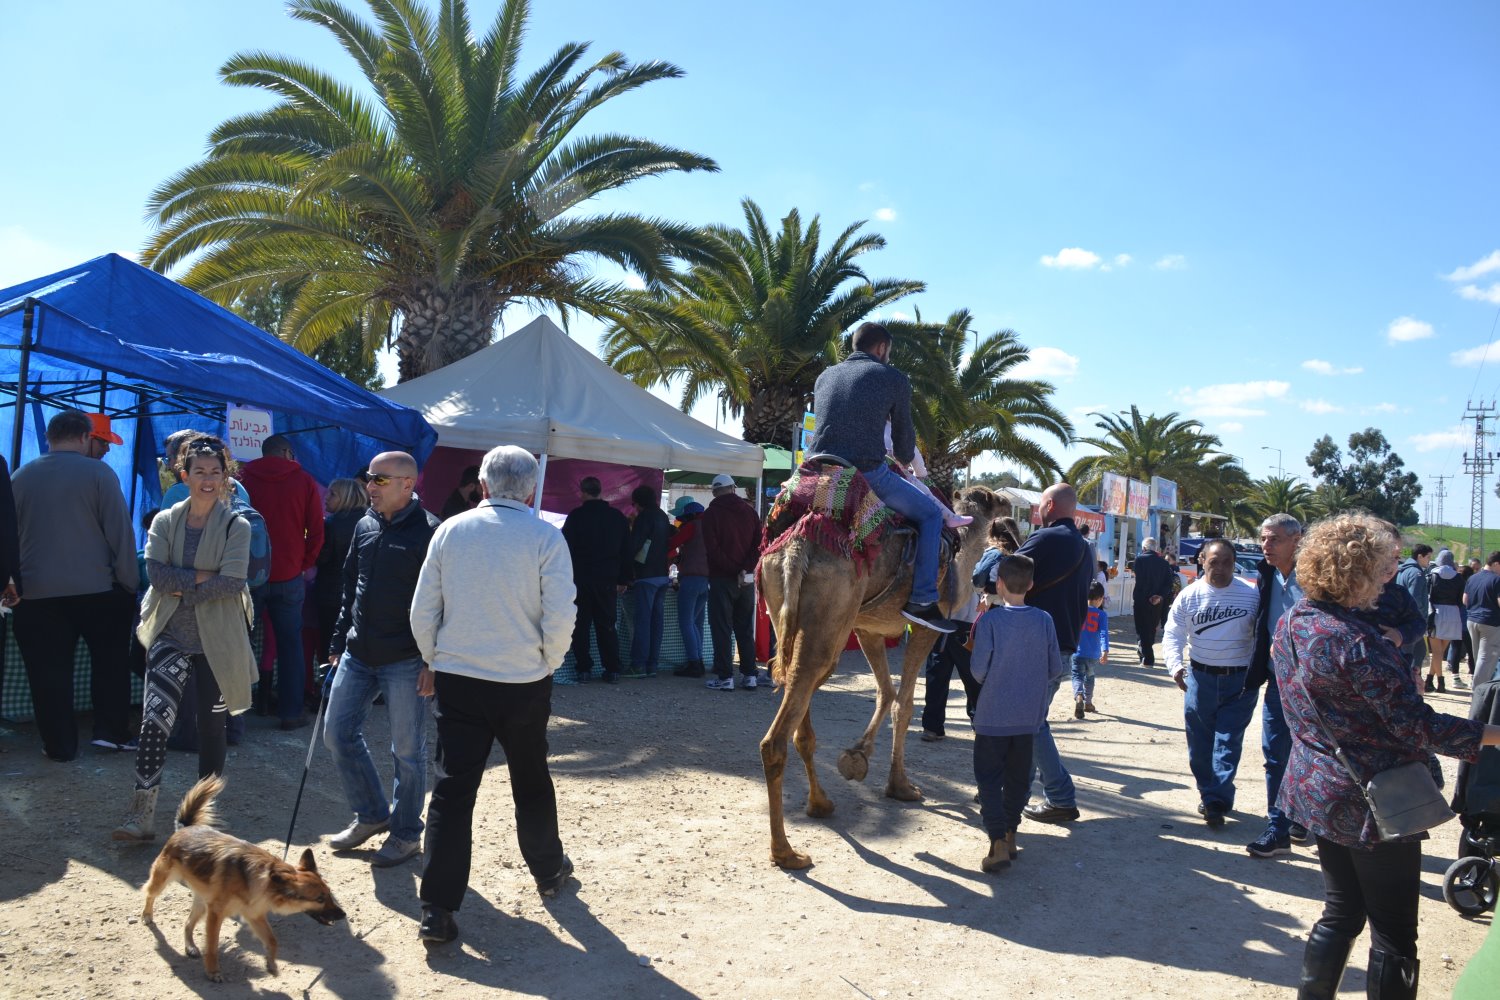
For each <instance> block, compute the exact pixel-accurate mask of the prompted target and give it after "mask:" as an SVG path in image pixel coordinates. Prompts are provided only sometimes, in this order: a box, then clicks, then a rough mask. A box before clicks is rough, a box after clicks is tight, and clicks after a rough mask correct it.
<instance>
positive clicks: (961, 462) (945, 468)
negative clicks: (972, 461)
mask: <svg viewBox="0 0 1500 1000" xmlns="http://www.w3.org/2000/svg"><path fill="white" fill-rule="evenodd" d="M923 460H924V461H926V463H927V478H928V479H930V480H932V485H933V487H934V488H935V489H938V490H941V491H942V492H944V493H946V494H948V495H949V496H952V495H953V489H954V487H955V486H957V485H958V470H959V469H961V468H963V467H964V466H965V465H968V464H969V459H968V457H967V456H965V455H961V454H959V453H957V452H946V453H944V454H942V455H934V456H932V457H930V458H929V457H927V456H925V455H924V456H923Z"/></svg>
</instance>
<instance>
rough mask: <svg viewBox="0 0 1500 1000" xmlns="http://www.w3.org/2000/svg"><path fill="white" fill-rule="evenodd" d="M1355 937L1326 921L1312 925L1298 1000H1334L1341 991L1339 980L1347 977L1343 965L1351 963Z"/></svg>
mask: <svg viewBox="0 0 1500 1000" xmlns="http://www.w3.org/2000/svg"><path fill="white" fill-rule="evenodd" d="M1353 947H1354V939H1353V938H1351V937H1347V936H1345V935H1343V934H1340V933H1338V932H1337V931H1335V930H1333V929H1332V928H1331V927H1329V926H1327V925H1326V924H1324V923H1322V922H1319V923H1316V924H1313V928H1312V933H1311V934H1309V935H1308V936H1307V947H1306V948H1305V949H1304V950H1303V952H1302V980H1301V983H1300V985H1299V986H1298V988H1297V1000H1333V998H1334V997H1336V996H1337V995H1338V992H1339V982H1340V981H1341V980H1342V979H1343V978H1344V966H1345V965H1347V964H1348V962H1349V949H1351V948H1353Z"/></svg>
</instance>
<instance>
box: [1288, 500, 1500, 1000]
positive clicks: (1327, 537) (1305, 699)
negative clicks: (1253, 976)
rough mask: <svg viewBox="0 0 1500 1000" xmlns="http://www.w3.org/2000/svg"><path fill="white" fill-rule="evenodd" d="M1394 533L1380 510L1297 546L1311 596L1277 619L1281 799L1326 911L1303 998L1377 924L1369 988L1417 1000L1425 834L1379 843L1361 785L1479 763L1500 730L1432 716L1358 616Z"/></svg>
mask: <svg viewBox="0 0 1500 1000" xmlns="http://www.w3.org/2000/svg"><path fill="white" fill-rule="evenodd" d="M1399 552H1400V549H1399V543H1398V542H1397V540H1396V535H1395V529H1394V528H1393V527H1392V526H1391V525H1390V524H1389V523H1388V522H1386V521H1382V520H1380V519H1379V518H1376V517H1373V516H1371V515H1369V514H1345V515H1341V516H1339V517H1334V518H1330V519H1328V520H1326V521H1322V522H1319V523H1318V524H1315V525H1314V526H1313V527H1312V528H1311V529H1310V530H1309V531H1308V533H1307V535H1306V536H1305V537H1304V538H1303V540H1302V545H1301V547H1300V548H1299V549H1298V550H1297V581H1298V582H1299V583H1300V584H1301V585H1302V592H1303V598H1302V599H1301V600H1299V601H1298V602H1297V603H1296V604H1295V605H1293V607H1292V609H1291V611H1289V612H1287V614H1286V615H1285V616H1284V617H1283V618H1282V621H1281V624H1280V625H1278V626H1277V629H1276V637H1275V640H1274V642H1273V644H1272V650H1271V657H1272V662H1273V663H1274V665H1275V668H1276V680H1277V686H1278V688H1279V690H1280V692H1281V704H1282V708H1283V710H1284V711H1285V713H1286V721H1287V726H1288V728H1289V729H1290V730H1291V733H1292V753H1291V760H1290V761H1289V763H1288V765H1287V771H1286V778H1285V779H1284V780H1283V781H1282V784H1281V793H1280V796H1279V798H1278V803H1279V805H1280V806H1281V808H1282V809H1283V810H1285V812H1286V814H1287V815H1288V816H1289V817H1290V818H1291V819H1292V820H1293V821H1294V822H1297V823H1301V824H1302V825H1303V826H1305V827H1307V828H1308V830H1310V831H1311V832H1312V833H1313V834H1314V835H1316V837H1317V844H1318V863H1319V864H1320V865H1321V866H1322V869H1323V883H1324V908H1323V916H1322V917H1321V919H1319V920H1318V922H1317V923H1316V924H1314V925H1313V928H1312V932H1311V934H1310V935H1309V937H1308V941H1307V948H1306V951H1305V952H1304V954H1303V960H1302V979H1301V989H1300V990H1299V992H1298V994H1297V995H1298V997H1301V998H1306V1000H1311V998H1332V997H1334V996H1335V995H1336V994H1337V993H1338V984H1339V980H1340V979H1341V978H1342V977H1343V973H1344V965H1345V963H1346V962H1347V961H1348V958H1349V952H1350V950H1351V949H1352V948H1353V945H1354V940H1355V938H1357V937H1358V936H1359V934H1360V932H1361V931H1362V930H1363V929H1364V927H1365V924H1366V922H1368V923H1369V925H1370V964H1369V973H1368V976H1367V978H1368V983H1369V986H1368V993H1369V996H1370V997H1372V998H1375V997H1379V998H1386V1000H1392V998H1403V1000H1404V998H1411V997H1415V996H1416V995H1417V901H1418V898H1419V893H1418V889H1419V884H1420V877H1421V872H1422V845H1421V841H1422V840H1423V839H1425V837H1426V834H1419V835H1417V836H1414V837H1405V838H1402V839H1400V840H1393V841H1385V840H1381V839H1380V835H1379V833H1378V832H1377V830H1376V827H1375V821H1374V817H1373V815H1372V814H1371V812H1370V809H1369V806H1368V805H1367V804H1366V802H1365V798H1364V794H1363V792H1362V791H1361V786H1360V784H1358V783H1356V781H1355V779H1354V777H1351V775H1350V773H1349V771H1347V770H1346V769H1345V768H1344V766H1343V765H1342V764H1341V763H1340V762H1339V760H1338V759H1337V758H1336V757H1334V756H1333V751H1334V746H1335V745H1337V746H1338V747H1339V748H1340V749H1342V751H1343V753H1344V756H1345V758H1346V759H1347V760H1348V761H1349V764H1350V766H1351V767H1352V768H1353V769H1354V771H1355V772H1356V773H1357V774H1358V776H1359V781H1360V782H1363V781H1367V780H1368V779H1369V778H1370V777H1371V776H1373V775H1375V774H1377V773H1379V772H1381V771H1384V770H1387V769H1389V768H1392V767H1395V766H1397V765H1400V764H1405V763H1408V762H1412V761H1425V760H1426V759H1427V755H1428V754H1429V753H1440V754H1446V755H1447V756H1450V757H1458V758H1460V759H1462V760H1468V761H1473V760H1476V759H1477V758H1478V757H1479V750H1480V747H1481V745H1484V746H1494V745H1500V726H1484V725H1481V724H1480V723H1478V722H1471V721H1470V720H1468V719H1461V718H1459V717H1457V716H1454V715H1441V714H1439V713H1437V712H1435V711H1433V710H1432V708H1431V707H1430V706H1428V705H1427V703H1426V702H1425V701H1423V699H1422V693H1421V691H1419V690H1418V689H1417V684H1416V678H1415V677H1413V676H1412V673H1411V670H1410V669H1409V668H1408V667H1407V665H1406V661H1405V659H1404V658H1403V657H1402V655H1401V651H1400V650H1399V649H1398V648H1397V647H1396V646H1395V645H1393V644H1392V643H1391V642H1389V641H1387V639H1386V638H1385V637H1384V636H1382V635H1381V634H1380V632H1378V631H1377V630H1376V628H1375V627H1374V626H1373V625H1371V624H1370V623H1369V622H1368V621H1366V620H1365V619H1364V618H1363V617H1362V616H1361V614H1360V613H1359V612H1360V611H1361V610H1362V609H1365V608H1368V607H1370V606H1371V605H1372V604H1373V603H1374V602H1375V600H1376V598H1377V597H1378V596H1379V594H1380V592H1381V589H1382V587H1383V585H1384V582H1385V579H1386V577H1387V576H1388V575H1389V574H1390V572H1391V570H1392V568H1393V567H1394V566H1395V564H1396V560H1397V558H1398V556H1399Z"/></svg>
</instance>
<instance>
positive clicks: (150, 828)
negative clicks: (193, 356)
mask: <svg viewBox="0 0 1500 1000" xmlns="http://www.w3.org/2000/svg"><path fill="white" fill-rule="evenodd" d="M182 454H183V470H182V471H183V472H184V473H185V482H186V483H187V486H188V490H189V494H188V498H187V499H186V500H183V501H181V502H180V503H177V504H175V505H174V506H173V507H172V508H171V509H170V510H164V511H162V512H161V513H160V514H158V515H157V516H156V519H155V520H154V521H152V522H151V532H150V537H149V538H148V539H147V541H146V573H147V575H148V576H149V577H150V580H151V587H150V589H148V590H147V591H146V599H145V602H144V603H143V604H142V606H141V624H140V626H139V627H138V628H137V629H136V637H137V638H138V639H139V640H140V642H141V645H142V646H144V647H145V648H146V651H147V652H146V664H147V666H146V693H145V697H144V698H143V699H142V711H141V736H140V748H139V749H138V750H137V751H136V755H135V791H134V793H133V794H132V796H131V799H130V810H129V812H128V814H127V815H126V817H125V821H124V822H123V823H121V824H120V825H119V826H118V827H116V828H115V831H114V834H113V836H114V839H115V840H124V841H136V842H140V841H147V840H151V839H153V838H154V837H155V836H156V826H155V817H156V798H157V793H158V792H159V791H160V790H161V773H162V768H163V767H164V766H165V764H166V758H167V735H168V734H169V733H170V732H171V731H172V723H173V721H174V720H175V719H176V717H177V711H178V707H179V705H180V704H181V701H182V696H183V692H184V690H185V689H186V688H187V686H188V679H189V678H190V677H191V678H192V680H193V681H194V684H195V686H196V690H197V697H196V699H195V701H196V704H195V705H193V706H190V709H189V710H191V711H196V712H197V713H198V776H199V777H200V778H201V777H206V776H207V775H210V774H220V773H222V772H223V770H224V752H225V751H224V747H225V726H224V715H225V713H236V714H238V713H240V712H243V711H245V710H246V709H247V708H249V707H250V685H251V684H252V683H253V682H254V680H255V676H256V671H255V659H254V655H253V654H252V653H251V651H250V630H249V626H250V592H249V590H248V589H247V588H246V586H245V577H246V573H247V570H248V566H249V562H250V524H249V522H247V521H246V520H245V519H244V518H243V517H240V516H239V515H238V514H235V513H234V512H233V511H231V510H230V509H229V490H230V486H229V472H230V459H229V451H228V449H226V448H225V447H224V442H223V441H220V440H219V439H218V438H216V437H207V436H204V437H198V438H194V439H193V440H192V441H191V442H189V443H188V445H187V447H186V448H185V449H184V450H183V452H182Z"/></svg>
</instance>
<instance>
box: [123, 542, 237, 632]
mask: <svg viewBox="0 0 1500 1000" xmlns="http://www.w3.org/2000/svg"><path fill="white" fill-rule="evenodd" d="M202 540H203V529H202V528H194V527H192V526H190V525H189V526H187V527H186V533H185V535H184V538H183V543H182V561H183V563H184V564H185V565H183V566H172V565H169V564H167V563H163V562H157V561H156V560H155V559H148V560H146V573H147V575H149V576H150V578H151V586H153V587H156V588H157V589H159V590H165V591H167V592H168V593H176V592H178V591H180V592H181V593H182V599H181V603H180V604H178V605H177V610H176V611H173V612H172V617H171V618H169V619H167V627H166V628H165V629H163V630H162V634H161V638H162V639H165V640H166V641H167V642H169V643H170V644H171V645H172V646H173V647H174V648H176V649H178V650H180V651H182V652H184V653H201V652H203V640H202V638H201V637H200V636H199V635H198V605H200V604H202V603H204V602H205V601H221V600H224V599H225V598H228V597H234V596H237V595H238V594H239V592H240V588H242V587H243V586H244V585H245V581H243V580H236V579H234V578H232V577H227V576H211V577H209V578H208V579H207V580H204V581H203V582H202V583H194V580H196V579H197V576H198V571H197V570H196V569H194V568H193V560H194V559H196V558H197V556H198V543H199V542H201V541H202Z"/></svg>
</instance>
